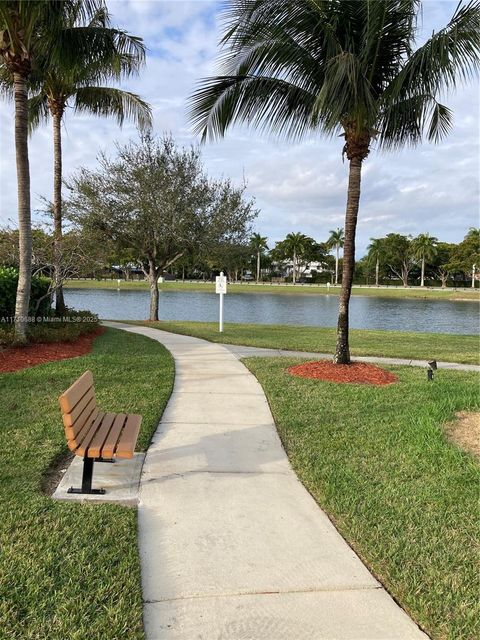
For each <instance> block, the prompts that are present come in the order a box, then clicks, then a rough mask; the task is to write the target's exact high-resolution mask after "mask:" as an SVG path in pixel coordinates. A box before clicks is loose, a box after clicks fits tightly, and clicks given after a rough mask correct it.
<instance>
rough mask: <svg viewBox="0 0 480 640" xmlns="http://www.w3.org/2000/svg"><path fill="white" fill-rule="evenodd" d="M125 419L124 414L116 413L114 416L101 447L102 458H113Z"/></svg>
mask: <svg viewBox="0 0 480 640" xmlns="http://www.w3.org/2000/svg"><path fill="white" fill-rule="evenodd" d="M126 419H127V414H126V413H117V415H116V416H115V420H114V422H113V425H112V428H111V429H110V432H109V434H108V436H107V439H106V440H105V443H104V445H103V447H102V458H113V456H114V453H115V448H116V446H117V442H118V438H119V436H120V433H121V432H122V429H123V425H124V424H125V421H126Z"/></svg>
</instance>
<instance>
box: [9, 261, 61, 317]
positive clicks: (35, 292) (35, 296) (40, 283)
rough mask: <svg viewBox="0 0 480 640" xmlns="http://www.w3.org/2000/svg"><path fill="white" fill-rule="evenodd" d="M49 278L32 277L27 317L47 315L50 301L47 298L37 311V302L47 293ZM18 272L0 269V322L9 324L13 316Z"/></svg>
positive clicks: (11, 268)
mask: <svg viewBox="0 0 480 640" xmlns="http://www.w3.org/2000/svg"><path fill="white" fill-rule="evenodd" d="M50 282H51V281H50V278H45V277H44V276H33V277H32V288H31V293H30V307H29V311H28V314H29V315H42V316H43V315H47V314H48V313H49V312H50V307H51V299H50V296H47V297H46V298H44V300H42V302H41V303H40V306H39V308H38V311H37V309H36V307H37V302H38V300H39V299H40V298H41V297H42V296H44V295H45V294H47V293H48V289H49V287H50ZM17 285H18V271H17V270H16V269H14V268H13V267H0V320H2V321H3V322H10V318H12V317H13V316H14V315H15V300H16V297H17Z"/></svg>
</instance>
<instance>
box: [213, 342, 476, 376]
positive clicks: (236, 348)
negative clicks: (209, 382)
mask: <svg viewBox="0 0 480 640" xmlns="http://www.w3.org/2000/svg"><path fill="white" fill-rule="evenodd" d="M221 346H222V347H225V349H228V351H230V353H233V354H234V355H235V356H236V357H237V358H238V359H240V358H251V357H260V358H272V357H278V356H285V357H290V358H297V357H298V358H312V359H316V360H331V359H332V354H331V353H315V352H312V351H309V352H307V351H288V350H287V349H265V348H263V347H245V346H243V345H237V344H222V345H221ZM352 360H354V361H359V362H373V363H374V364H387V365H388V364H391V365H405V366H407V367H423V368H424V369H426V368H427V361H426V360H409V359H408V358H380V357H376V356H352ZM437 365H438V368H439V369H453V370H457V371H480V366H478V365H476V364H461V363H458V362H438V363H437Z"/></svg>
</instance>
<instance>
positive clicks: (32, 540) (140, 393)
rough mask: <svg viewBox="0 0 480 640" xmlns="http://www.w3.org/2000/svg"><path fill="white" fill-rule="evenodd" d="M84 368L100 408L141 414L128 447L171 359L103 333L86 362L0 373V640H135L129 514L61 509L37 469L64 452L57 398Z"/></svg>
mask: <svg viewBox="0 0 480 640" xmlns="http://www.w3.org/2000/svg"><path fill="white" fill-rule="evenodd" d="M87 368H88V369H91V370H92V371H93V375H94V378H95V387H96V391H97V398H98V403H99V405H100V406H101V407H102V408H104V409H105V410H109V411H123V410H126V411H130V412H136V413H140V414H142V415H143V423H142V431H141V434H140V438H139V442H138V447H137V448H146V446H147V445H148V443H149V441H150V438H151V435H152V432H153V431H154V429H155V427H156V424H157V422H158V418H159V416H160V415H161V413H162V411H163V409H164V407H165V405H166V403H167V400H168V398H169V396H170V392H171V388H172V384H173V376H174V364H173V360H172V358H171V356H170V354H169V353H168V352H167V351H166V350H165V349H164V348H163V347H162V346H161V345H160V344H159V343H158V342H154V341H152V340H149V339H148V338H145V337H143V336H139V335H135V334H129V333H126V332H124V331H117V330H112V329H109V330H107V332H106V333H105V334H104V335H102V336H100V337H99V338H97V339H96V341H95V343H94V349H93V351H92V353H90V354H88V355H86V356H82V357H79V358H73V359H70V360H63V361H58V362H52V363H50V364H46V365H42V366H37V367H32V368H30V369H25V370H23V371H19V372H16V373H8V374H2V375H0V397H1V400H2V404H1V406H2V413H3V424H2V428H1V430H0V466H1V469H2V473H1V477H0V549H1V554H0V637H1V638H2V640H9V639H11V640H14V639H15V640H19V639H20V638H21V639H22V640H34V639H35V640H66V639H68V640H86V639H87V638H88V640H118V639H119V638H125V639H126V640H127V639H128V640H133V639H135V640H137V639H138V640H140V639H142V638H143V637H144V633H143V624H142V598H141V589H140V565H139V559H138V553H137V515H136V510H135V509H129V508H126V507H120V506H114V505H82V504H73V503H61V502H56V501H54V500H52V499H51V498H49V497H48V496H46V495H45V494H43V493H42V491H41V486H42V482H43V477H44V473H45V471H46V469H47V468H48V467H49V465H50V464H51V463H52V461H53V460H54V459H55V458H56V457H58V456H60V455H62V454H64V453H66V452H67V446H66V441H65V436H64V430H63V426H62V422H61V416H60V410H59V407H58V400H57V398H58V396H59V395H60V393H61V392H62V391H64V390H65V389H66V388H67V387H68V386H69V385H70V384H71V383H72V382H73V381H74V380H75V379H76V378H77V377H78V376H79V375H80V374H81V373H83V371H85V370H86V369H87ZM152 382H155V383H156V384H155V386H154V387H153V386H152ZM7 416H8V417H7Z"/></svg>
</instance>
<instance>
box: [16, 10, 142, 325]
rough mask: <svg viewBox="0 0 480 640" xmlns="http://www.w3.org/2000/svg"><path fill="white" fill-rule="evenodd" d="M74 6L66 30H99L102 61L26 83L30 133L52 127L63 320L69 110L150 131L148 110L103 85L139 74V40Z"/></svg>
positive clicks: (56, 69)
mask: <svg viewBox="0 0 480 640" xmlns="http://www.w3.org/2000/svg"><path fill="white" fill-rule="evenodd" d="M78 5H79V3H77V5H73V7H70V11H68V12H66V13H65V14H64V28H67V29H70V30H77V31H78V30H81V31H82V33H83V36H84V38H86V39H88V38H89V37H90V38H92V39H93V38H97V37H98V31H99V30H102V33H103V37H104V38H105V40H107V39H108V40H109V42H108V46H106V47H105V50H104V52H103V53H102V54H101V55H98V56H96V57H95V58H94V59H93V60H91V61H89V60H88V59H87V60H82V59H80V56H79V57H78V58H77V59H76V60H74V61H73V64H71V62H70V61H69V60H68V59H67V61H66V63H65V62H64V60H63V58H62V57H60V60H59V63H58V64H55V65H53V64H50V65H43V66H42V67H41V68H40V69H38V71H37V72H35V71H34V72H33V74H32V76H31V78H30V86H31V88H32V91H33V96H32V97H31V98H30V100H29V121H30V127H31V129H35V128H36V127H38V126H39V125H40V124H42V123H43V122H45V121H46V120H47V119H48V117H49V115H50V116H51V118H52V125H53V167H54V172H53V199H52V203H53V223H54V263H53V264H54V281H55V300H56V312H57V314H59V315H63V314H64V312H65V302H64V297H63V289H62V268H61V263H62V137H61V132H62V129H61V127H62V119H63V116H64V114H65V110H66V108H67V107H72V108H73V109H74V111H75V112H76V113H77V112H78V113H82V112H86V113H91V114H94V115H100V116H113V117H114V118H116V120H117V122H118V123H119V125H120V126H121V125H122V124H123V121H124V120H125V118H130V119H132V120H134V121H135V122H136V124H137V125H139V126H140V127H145V126H150V124H151V110H150V107H149V106H148V105H147V103H146V102H144V101H143V100H142V99H141V98H140V97H139V96H138V95H136V94H134V93H130V92H128V91H122V90H121V89H116V88H113V87H108V86H106V87H105V86H99V84H100V83H101V82H104V81H105V80H107V81H108V80H109V79H114V80H119V79H121V78H122V77H124V76H129V75H131V74H133V73H136V72H138V71H139V69H140V67H141V66H142V64H143V63H144V60H145V47H144V45H143V43H142V41H141V39H140V38H138V37H135V36H131V35H129V34H127V33H126V32H124V31H120V30H118V29H114V28H112V27H111V26H110V18H109V15H108V13H107V12H106V10H105V9H104V8H103V7H102V8H100V9H99V10H98V11H96V13H95V14H94V15H93V16H91V17H89V19H88V21H85V20H84V19H82V16H81V14H79V12H78Z"/></svg>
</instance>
